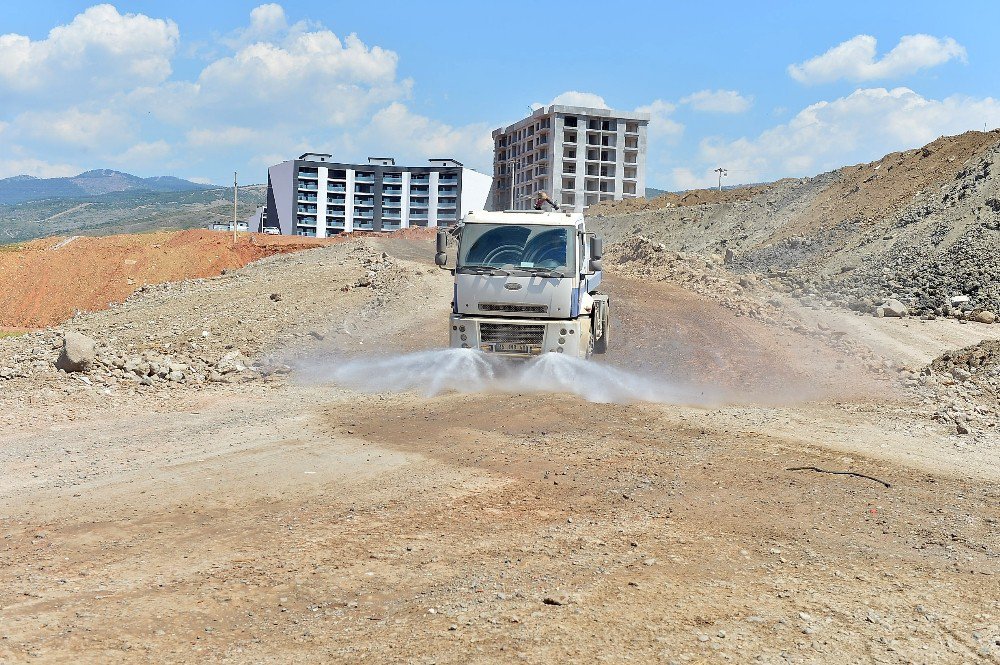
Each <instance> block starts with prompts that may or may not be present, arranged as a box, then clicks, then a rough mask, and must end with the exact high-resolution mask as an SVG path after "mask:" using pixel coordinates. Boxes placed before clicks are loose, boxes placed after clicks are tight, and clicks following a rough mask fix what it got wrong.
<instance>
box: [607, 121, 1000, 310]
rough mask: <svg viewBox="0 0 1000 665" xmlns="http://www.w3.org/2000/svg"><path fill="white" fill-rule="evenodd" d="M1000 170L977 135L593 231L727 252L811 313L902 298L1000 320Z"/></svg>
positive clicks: (993, 152)
mask: <svg viewBox="0 0 1000 665" xmlns="http://www.w3.org/2000/svg"><path fill="white" fill-rule="evenodd" d="M998 172H1000V130H994V131H991V132H966V133H964V134H961V135H958V136H947V137H941V138H939V139H937V140H936V141H933V142H932V143H929V144H928V145H926V146H924V147H922V148H917V149H915V150H907V151H903V152H897V153H892V154H890V155H887V156H885V157H884V158H882V159H880V160H878V161H874V162H870V163H868V164H859V165H855V166H848V167H845V168H842V169H838V170H836V171H831V172H829V173H824V174H821V175H818V176H816V177H814V178H803V179H798V180H783V181H778V182H775V183H773V184H772V185H770V186H768V187H765V188H762V189H761V190H760V191H758V192H753V191H752V188H748V190H747V191H746V192H745V193H746V194H749V196H748V197H746V196H744V197H743V198H738V197H737V198H734V199H732V200H727V201H719V202H712V201H709V200H708V199H706V200H705V202H704V203H700V204H698V205H687V206H673V207H659V208H655V209H654V208H653V206H652V203H653V202H648V203H649V205H647V206H646V208H642V207H641V206H640V207H639V208H638V209H635V210H633V209H630V208H628V206H622V207H621V208H609V209H607V210H608V211H606V212H605V214H604V215H603V216H600V215H595V216H594V217H593V218H592V219H591V226H592V227H593V229H594V230H596V231H598V232H600V233H603V234H604V236H605V242H607V243H614V242H621V241H624V240H627V239H628V238H630V237H634V236H637V235H642V236H645V237H649V238H651V239H653V240H654V241H656V242H658V243H661V244H663V245H664V246H665V247H666V248H667V249H669V250H675V251H683V252H697V253H700V254H703V255H708V254H726V255H728V256H729V257H730V258H729V260H728V261H727V263H728V265H729V267H730V268H731V269H732V270H733V271H735V272H738V273H765V274H768V275H770V276H772V277H774V278H775V279H777V280H779V281H782V282H783V283H784V286H785V287H787V289H788V290H789V291H790V292H792V293H793V295H794V296H795V297H797V298H800V299H803V301H804V302H807V304H814V303H826V304H833V305H836V306H839V307H845V308H851V309H855V310H857V311H861V312H865V313H874V312H875V310H876V308H877V307H878V306H879V305H881V304H882V303H883V302H885V301H886V300H887V299H889V298H894V299H896V300H899V301H901V302H903V303H904V304H905V305H906V306H907V307H908V308H909V311H910V313H912V314H920V315H924V316H951V315H954V310H956V309H958V310H960V311H959V312H958V313H959V315H960V316H962V317H966V318H967V317H968V315H969V314H971V313H974V312H976V311H978V310H989V311H992V312H996V311H998V310H1000V286H998V285H1000V263H998V262H997V261H996V257H997V255H998V254H1000V235H998V231H1000V179H998V178H997V176H996V174H997V173H998ZM728 191H730V192H735V191H737V190H728ZM721 194H722V195H725V194H727V192H722V193H721ZM661 198H663V197H661ZM692 200H694V201H699V200H700V199H692ZM636 205H640V204H636ZM955 296H967V298H959V299H958V300H953V298H955ZM956 302H957V303H961V304H960V305H959V306H958V307H957V308H956V307H955V306H954V305H953V303H956Z"/></svg>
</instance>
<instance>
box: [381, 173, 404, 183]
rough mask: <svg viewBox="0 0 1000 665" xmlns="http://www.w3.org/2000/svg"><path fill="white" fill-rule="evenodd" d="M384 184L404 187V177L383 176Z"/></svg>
mask: <svg viewBox="0 0 1000 665" xmlns="http://www.w3.org/2000/svg"><path fill="white" fill-rule="evenodd" d="M382 183H383V184H387V185H402V184H403V176H400V175H385V176H382Z"/></svg>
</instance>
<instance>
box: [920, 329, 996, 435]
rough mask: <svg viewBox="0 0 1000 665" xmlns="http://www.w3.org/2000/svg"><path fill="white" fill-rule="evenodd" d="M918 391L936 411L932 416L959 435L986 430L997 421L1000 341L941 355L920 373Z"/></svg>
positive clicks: (993, 340) (986, 341) (983, 343)
mask: <svg viewBox="0 0 1000 665" xmlns="http://www.w3.org/2000/svg"><path fill="white" fill-rule="evenodd" d="M914 378H915V379H916V380H918V381H919V383H920V386H921V392H922V393H924V395H925V396H928V397H931V398H932V399H933V400H934V401H935V402H936V403H937V404H939V408H938V410H937V412H936V413H935V414H934V417H935V418H937V419H938V420H940V421H943V422H954V423H955V426H956V427H957V428H958V431H959V433H961V434H968V433H969V432H970V431H972V430H976V429H978V430H986V431H989V430H990V429H992V428H995V427H996V425H997V422H998V418H1000V340H996V339H986V340H983V341H981V342H979V343H978V344H974V345H972V346H967V347H965V348H962V349H959V350H957V351H949V352H947V353H943V354H941V355H940V356H938V357H937V358H935V359H934V361H933V362H931V363H930V364H928V365H927V366H926V367H924V368H923V369H922V370H921V371H920V375H919V377H914Z"/></svg>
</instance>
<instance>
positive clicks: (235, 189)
mask: <svg viewBox="0 0 1000 665" xmlns="http://www.w3.org/2000/svg"><path fill="white" fill-rule="evenodd" d="M237 191H239V190H238V188H237V186H236V171H233V244H234V245H235V244H236V192H237Z"/></svg>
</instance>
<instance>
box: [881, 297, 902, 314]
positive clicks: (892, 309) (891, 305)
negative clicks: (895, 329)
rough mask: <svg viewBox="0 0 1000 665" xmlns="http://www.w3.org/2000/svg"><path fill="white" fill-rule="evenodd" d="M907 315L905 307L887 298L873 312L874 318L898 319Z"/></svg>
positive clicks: (893, 299)
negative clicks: (890, 317)
mask: <svg viewBox="0 0 1000 665" xmlns="http://www.w3.org/2000/svg"><path fill="white" fill-rule="evenodd" d="M908 313H909V310H908V309H906V305H904V304H903V303H901V302H899V301H898V300H896V299H895V298H889V299H888V300H886V301H885V302H884V303H883V304H882V306H881V307H879V308H878V309H876V310H875V316H878V317H883V316H895V317H900V316H906V315H907V314H908Z"/></svg>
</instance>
